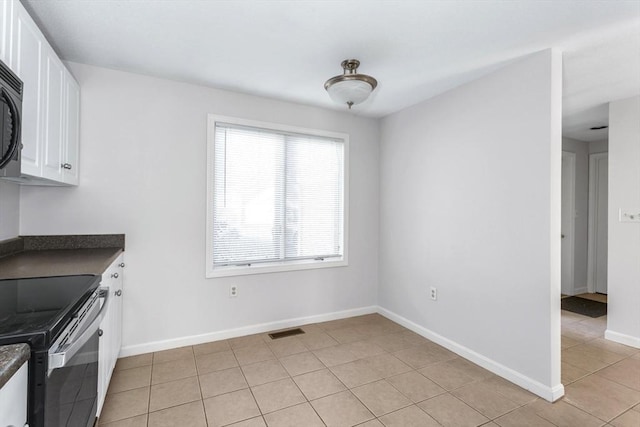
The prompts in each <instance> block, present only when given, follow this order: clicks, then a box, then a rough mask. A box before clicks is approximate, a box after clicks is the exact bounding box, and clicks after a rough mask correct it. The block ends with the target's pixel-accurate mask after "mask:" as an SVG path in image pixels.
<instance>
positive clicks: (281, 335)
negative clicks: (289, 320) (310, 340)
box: [269, 328, 304, 340]
mask: <svg viewBox="0 0 640 427" xmlns="http://www.w3.org/2000/svg"><path fill="white" fill-rule="evenodd" d="M300 334H304V331H303V330H302V329H300V328H295V329H287V330H286V331H280V332H272V333H270V334H269V336H270V337H271V339H272V340H277V339H278V338H285V337H291V336H294V335H300Z"/></svg>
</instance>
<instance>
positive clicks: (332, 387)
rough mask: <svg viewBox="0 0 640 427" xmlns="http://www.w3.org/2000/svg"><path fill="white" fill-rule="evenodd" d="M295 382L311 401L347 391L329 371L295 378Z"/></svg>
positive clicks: (310, 373)
mask: <svg viewBox="0 0 640 427" xmlns="http://www.w3.org/2000/svg"><path fill="white" fill-rule="evenodd" d="M293 381H295V383H296V384H297V385H298V387H299V388H300V390H301V391H302V393H304V395H305V396H306V397H307V399H309V400H314V399H319V398H321V397H325V396H328V395H330V394H334V393H338V392H340V391H343V390H346V388H345V386H344V384H342V382H340V380H338V378H336V376H335V375H333V374H332V373H331V371H329V370H328V369H322V370H320V371H314V372H309V373H307V374H304V375H299V376H297V377H293Z"/></svg>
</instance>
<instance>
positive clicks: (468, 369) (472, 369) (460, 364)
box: [447, 357, 495, 380]
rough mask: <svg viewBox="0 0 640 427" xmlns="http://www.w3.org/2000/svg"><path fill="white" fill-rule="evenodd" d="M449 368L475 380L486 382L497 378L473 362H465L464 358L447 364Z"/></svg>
mask: <svg viewBox="0 0 640 427" xmlns="http://www.w3.org/2000/svg"><path fill="white" fill-rule="evenodd" d="M447 363H448V364H449V366H453V367H454V368H456V369H458V370H459V371H460V372H463V373H464V374H465V375H467V376H469V377H471V378H473V379H474V380H484V379H488V378H492V377H495V374H494V373H492V372H490V371H488V370H486V369H484V368H482V367H480V366H478V365H476V364H475V363H473V362H470V361H468V360H465V359H463V358H460V357H459V358H457V359H454V360H450V361H448V362H447Z"/></svg>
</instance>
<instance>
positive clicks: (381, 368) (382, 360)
mask: <svg viewBox="0 0 640 427" xmlns="http://www.w3.org/2000/svg"><path fill="white" fill-rule="evenodd" d="M364 360H365V361H366V362H367V364H368V365H369V366H370V367H371V368H372V369H373V370H374V371H376V372H377V373H378V374H380V376H381V377H382V378H387V377H390V376H393V375H398V374H401V373H403V372H409V371H411V370H412V368H411V367H410V366H409V365H407V364H406V363H404V362H403V361H401V360H400V359H398V358H397V357H395V356H393V355H391V354H388V353H385V354H379V355H377V356H373V357H367V358H366V359H364Z"/></svg>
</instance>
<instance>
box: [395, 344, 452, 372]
mask: <svg viewBox="0 0 640 427" xmlns="http://www.w3.org/2000/svg"><path fill="white" fill-rule="evenodd" d="M393 355H394V356H395V357H397V358H398V359H400V360H402V361H403V362H404V363H406V364H407V365H409V366H411V367H412V368H414V369H420V368H424V367H425V366H428V365H431V364H434V363H437V362H442V361H443V360H444V359H443V358H442V357H440V356H437V355H435V354H433V353H430V352H429V351H427V350H426V349H424V348H422V347H419V346H416V347H410V348H407V349H405V350H400V351H396V352H395V353H393Z"/></svg>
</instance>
